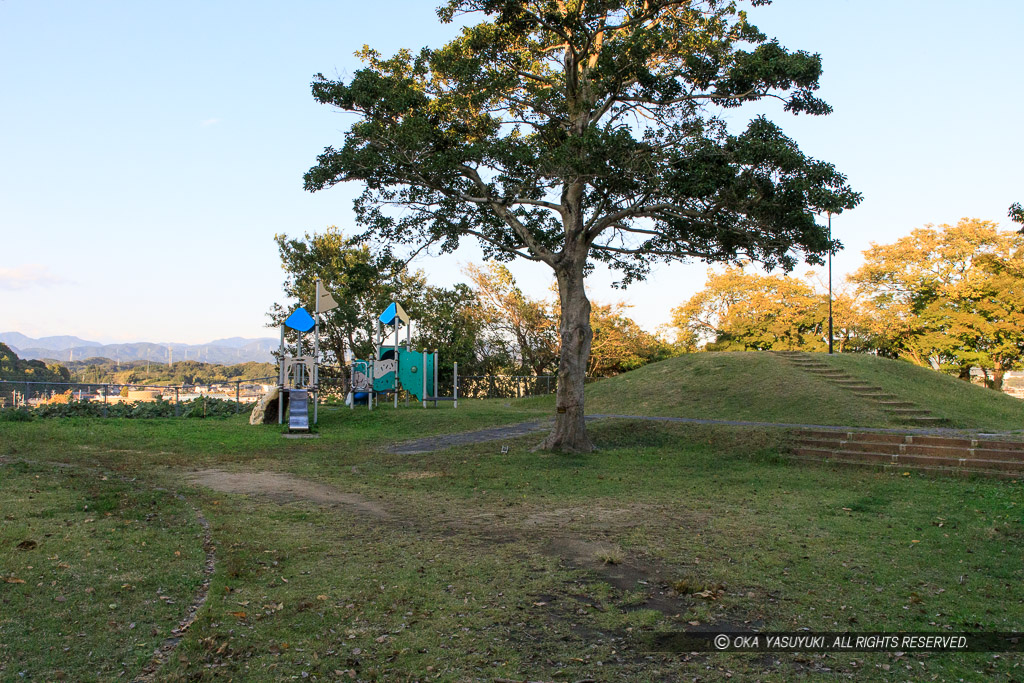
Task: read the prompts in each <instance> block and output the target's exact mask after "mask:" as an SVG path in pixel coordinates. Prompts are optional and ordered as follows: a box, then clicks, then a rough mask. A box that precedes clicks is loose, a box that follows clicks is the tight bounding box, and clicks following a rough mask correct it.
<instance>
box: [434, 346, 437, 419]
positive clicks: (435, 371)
mask: <svg viewBox="0 0 1024 683" xmlns="http://www.w3.org/2000/svg"><path fill="white" fill-rule="evenodd" d="M434 407H435V408H436V407H437V351H434Z"/></svg>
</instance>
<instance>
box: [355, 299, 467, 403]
mask: <svg viewBox="0 0 1024 683" xmlns="http://www.w3.org/2000/svg"><path fill="white" fill-rule="evenodd" d="M410 323H411V321H410V319H409V315H408V314H407V313H406V312H405V310H404V309H403V308H402V306H401V305H400V304H399V303H397V302H393V303H392V304H391V305H390V306H388V307H387V309H386V310H385V311H384V312H383V313H381V314H380V317H379V318H378V319H377V335H376V339H375V341H374V349H375V358H373V359H372V360H353V361H352V365H351V369H350V372H351V377H350V380H351V381H350V386H351V390H350V391H349V395H348V397H347V399H346V403H347V404H348V406H349V407H350V408H353V409H354V408H355V404H356V403H363V402H365V403H366V405H367V407H368V408H369V409H370V410H373V406H374V403H375V402H376V401H377V400H378V397H379V396H380V395H382V394H383V395H386V394H391V396H392V398H393V400H394V406H395V408H397V407H398V394H399V393H400V391H405V392H406V393H407V394H409V395H411V396H414V397H415V398H416V400H417V401H419V402H420V404H421V405H422V406H423V407H424V408H426V407H427V403H433V404H434V406H437V402H438V401H451V402H452V406H453V407H455V408H458V407H459V364H458V363H454V364H453V369H454V376H453V381H452V395H451V396H439V395H438V392H437V389H438V381H437V370H438V362H439V359H438V355H437V351H434V352H432V353H431V352H427V351H414V350H412V349H411V348H410V338H411V331H412V326H411V324H410ZM387 325H391V326H392V329H393V330H394V343H393V344H391V345H390V346H386V345H385V344H384V341H385V338H386V337H385V333H384V332H385V329H386V326H387ZM402 326H404V327H405V347H404V348H403V347H402V346H401V343H400V341H399V340H400V338H401V336H400V330H401V327H402ZM390 337H391V335H390V334H388V335H387V338H390Z"/></svg>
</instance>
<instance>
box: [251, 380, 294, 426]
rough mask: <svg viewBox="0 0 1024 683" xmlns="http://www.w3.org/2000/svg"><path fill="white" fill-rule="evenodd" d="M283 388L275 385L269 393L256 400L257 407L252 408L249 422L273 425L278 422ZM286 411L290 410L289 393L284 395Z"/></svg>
mask: <svg viewBox="0 0 1024 683" xmlns="http://www.w3.org/2000/svg"><path fill="white" fill-rule="evenodd" d="M280 397H281V390H280V389H279V388H278V387H274V388H273V389H271V390H270V391H268V392H267V393H265V394H263V396H261V397H260V400H259V401H257V402H256V407H254V408H253V409H252V415H250V416H249V424H251V425H261V424H262V425H272V424H277V402H278V400H280ZM282 412H284V413H287V412H288V394H287V392H286V393H285V395H284V411H282Z"/></svg>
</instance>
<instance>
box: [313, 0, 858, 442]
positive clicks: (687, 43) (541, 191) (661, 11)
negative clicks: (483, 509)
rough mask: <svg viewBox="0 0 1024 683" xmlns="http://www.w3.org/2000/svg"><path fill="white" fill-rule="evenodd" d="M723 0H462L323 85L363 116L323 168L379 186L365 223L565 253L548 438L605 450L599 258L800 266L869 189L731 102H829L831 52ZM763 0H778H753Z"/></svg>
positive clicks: (560, 263) (447, 247) (790, 105)
mask: <svg viewBox="0 0 1024 683" xmlns="http://www.w3.org/2000/svg"><path fill="white" fill-rule="evenodd" d="M738 4H739V3H737V2H734V1H724V0H450V1H449V2H448V3H447V4H445V5H444V6H442V7H441V8H440V9H439V10H438V14H439V16H440V18H441V20H442V21H444V22H451V21H452V20H453V19H455V18H456V17H457V16H458V17H459V18H460V19H462V18H463V16H462V15H468V14H473V13H476V14H479V15H482V18H483V21H482V22H481V23H478V24H476V25H472V26H468V27H466V28H464V29H462V31H461V34H460V35H459V37H458V38H456V39H454V40H452V41H451V42H450V43H448V44H447V45H445V46H444V47H442V48H440V49H422V50H420V51H419V52H417V53H412V52H410V51H400V52H399V53H397V54H396V55H394V56H393V57H390V58H385V57H383V56H381V55H380V54H379V53H377V52H375V51H374V50H372V49H370V48H364V49H363V51H362V52H361V56H362V57H363V59H364V60H365V62H366V67H365V68H363V69H360V70H359V71H357V72H356V73H355V74H353V75H352V77H351V78H350V79H347V80H344V81H342V80H330V79H327V78H324V77H323V76H322V75H319V76H317V77H316V78H315V79H314V81H313V85H312V87H313V96H314V97H315V98H316V99H317V100H318V101H320V102H322V103H325V104H331V105H334V106H336V107H338V108H340V109H342V110H344V111H346V112H351V113H354V114H355V115H356V117H357V118H356V121H355V122H354V123H353V124H352V126H351V128H350V129H349V130H348V132H347V134H346V137H345V142H344V144H343V145H342V146H341V147H340V148H337V149H336V148H334V147H328V148H326V149H325V150H324V152H323V153H322V154H321V155H320V156H319V157H318V160H317V164H316V165H315V166H314V167H313V168H311V169H310V170H309V171H308V172H307V173H306V175H305V187H306V189H308V190H310V191H317V190H321V189H324V188H326V187H330V186H332V185H334V184H336V183H339V182H343V181H358V182H361V183H363V184H365V190H364V191H363V193H362V196H361V197H359V198H358V199H357V200H356V202H355V212H356V215H357V218H358V220H359V222H360V223H361V224H362V225H363V226H365V227H366V234H367V235H368V236H374V237H376V238H379V239H381V240H383V241H385V242H387V243H389V244H399V245H412V246H415V247H416V248H423V247H424V245H430V244H435V245H438V246H439V248H440V249H441V250H442V251H451V250H454V249H455V248H456V247H457V246H458V244H459V241H460V239H461V238H463V237H471V238H475V239H476V240H478V241H479V243H480V244H481V245H482V247H483V249H484V251H485V253H486V255H487V256H489V257H493V258H495V259H498V260H511V259H514V258H524V259H529V260H532V261H539V262H542V263H544V264H546V265H547V266H549V267H550V268H551V269H552V270H553V271H554V275H555V278H556V280H557V283H558V290H559V300H560V302H561V307H562V314H561V317H560V325H561V327H560V330H559V334H560V342H561V344H560V357H559V371H558V374H559V381H558V394H557V400H556V404H557V414H556V419H555V427H554V430H553V431H552V433H551V434H550V435H549V436H548V438H547V439H546V440H545V441H544V443H543V444H542V446H543V447H546V448H550V449H556V450H567V451H589V450H591V449H592V447H593V446H592V444H591V442H590V439H589V437H588V436H587V433H586V427H585V423H584V417H583V416H584V411H583V408H584V406H583V383H584V375H585V372H586V367H587V358H588V356H589V352H590V346H591V341H592V337H593V335H592V331H591V328H590V302H589V301H588V299H587V294H586V291H585V288H584V277H585V275H586V274H587V272H588V270H589V269H590V268H591V267H592V266H593V264H594V263H595V262H603V263H606V264H608V265H609V266H611V267H612V268H615V269H618V270H619V271H621V273H622V280H621V282H622V284H628V283H629V282H631V281H633V280H637V279H641V278H643V277H644V276H645V275H646V274H647V273H648V271H649V268H650V266H651V264H652V263H655V262H657V261H674V260H685V259H690V258H697V259H703V260H706V261H729V260H734V259H737V258H740V257H743V258H747V259H751V260H754V261H759V262H763V263H765V264H767V265H769V266H775V265H782V266H784V267H792V266H793V265H795V263H796V261H797V253H798V252H800V251H803V252H804V253H806V254H807V255H808V256H809V258H810V259H811V260H818V257H819V256H820V255H821V254H824V253H826V252H828V251H829V250H830V249H835V248H837V247H838V243H837V242H833V241H830V239H829V236H828V233H827V231H826V230H825V229H824V228H823V226H821V225H820V224H819V223H818V222H817V220H816V218H815V216H816V214H823V213H825V212H826V211H829V212H832V213H839V212H841V211H842V210H843V209H846V208H851V207H853V206H854V205H856V204H857V202H858V201H859V195H858V194H857V193H855V192H853V191H852V190H851V189H850V188H849V187H848V186H847V184H846V180H845V178H844V177H843V176H842V175H841V174H840V173H838V172H837V171H836V170H835V168H834V167H833V166H832V165H830V164H827V163H824V162H820V161H816V160H814V159H811V158H809V157H807V156H806V155H804V154H803V153H802V152H801V151H800V149H799V148H798V147H797V145H796V143H795V142H794V141H792V140H791V139H789V138H787V137H786V136H785V135H784V134H783V133H782V131H781V130H780V128H779V127H778V126H776V125H775V124H774V123H772V122H771V121H769V120H768V119H767V118H764V117H758V118H755V119H754V120H753V121H751V122H750V124H749V125H748V126H747V128H746V129H745V130H743V131H741V132H733V131H730V130H728V128H727V126H726V123H725V117H724V116H723V115H722V114H723V112H725V111H726V110H729V109H734V108H736V107H740V106H741V105H748V104H750V103H753V102H757V101H759V100H764V99H766V98H768V99H772V100H779V101H781V102H782V103H783V104H784V109H785V110H786V111H789V112H792V113H807V114H815V115H817V114H827V113H828V112H829V111H830V108H829V106H828V105H827V104H826V103H825V102H823V101H822V100H821V99H819V98H818V97H817V96H816V95H815V91H816V90H817V88H818V79H819V77H820V75H821V60H820V58H819V57H818V55H814V54H809V53H807V52H802V51H789V50H787V49H785V48H783V47H782V46H781V45H779V43H778V42H776V41H774V40H769V39H768V37H767V36H765V35H764V34H763V33H761V32H760V31H759V30H758V29H757V28H755V27H754V26H753V25H752V24H750V23H749V22H748V21H747V17H746V14H745V13H744V12H742V11H740V10H739V9H738ZM750 4H751V5H762V4H767V0H751V2H750Z"/></svg>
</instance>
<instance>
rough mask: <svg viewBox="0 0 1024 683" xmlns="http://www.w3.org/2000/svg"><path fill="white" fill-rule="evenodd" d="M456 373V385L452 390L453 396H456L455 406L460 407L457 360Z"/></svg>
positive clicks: (456, 364)
mask: <svg viewBox="0 0 1024 683" xmlns="http://www.w3.org/2000/svg"><path fill="white" fill-rule="evenodd" d="M454 374H455V379H454V380H452V381H453V382H454V384H455V387H454V389H453V391H452V396H454V397H455V401H454V404H453V407H455V408H458V407H459V364H458V363H457V362H456V363H455V368H454Z"/></svg>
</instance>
